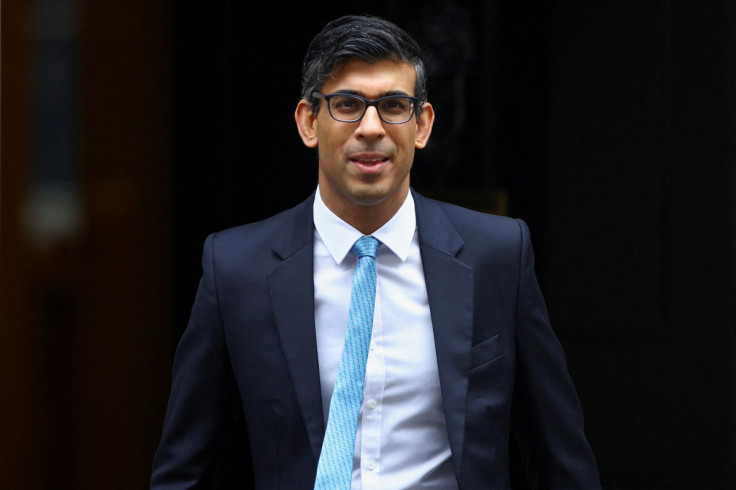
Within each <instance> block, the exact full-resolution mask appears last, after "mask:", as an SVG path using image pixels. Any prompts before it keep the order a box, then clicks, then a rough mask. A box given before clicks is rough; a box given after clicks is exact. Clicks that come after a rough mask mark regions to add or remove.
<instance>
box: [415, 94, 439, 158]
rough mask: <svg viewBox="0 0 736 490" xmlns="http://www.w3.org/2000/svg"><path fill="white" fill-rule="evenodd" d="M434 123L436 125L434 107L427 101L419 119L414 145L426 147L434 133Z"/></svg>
mask: <svg viewBox="0 0 736 490" xmlns="http://www.w3.org/2000/svg"><path fill="white" fill-rule="evenodd" d="M432 125H434V109H433V108H432V104H430V103H429V102H425V103H424V104H423V105H422V115H421V116H419V120H418V121H417V134H416V136H415V137H414V146H415V147H417V148H420V149H421V148H424V147H425V146H427V141H429V135H430V134H432Z"/></svg>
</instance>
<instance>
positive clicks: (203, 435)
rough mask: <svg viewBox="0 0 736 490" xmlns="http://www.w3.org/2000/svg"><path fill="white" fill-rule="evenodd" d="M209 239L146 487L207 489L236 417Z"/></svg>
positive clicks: (231, 377)
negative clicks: (149, 479) (159, 440)
mask: <svg viewBox="0 0 736 490" xmlns="http://www.w3.org/2000/svg"><path fill="white" fill-rule="evenodd" d="M214 240H215V235H211V236H209V237H208V238H207V240H206V242H205V246H204V254H203V259H202V268H203V274H202V279H201V281H200V284H199V289H198V291H197V296H196V299H195V302H194V306H193V308H192V314H191V317H190V321H189V325H188V327H187V329H186V331H185V332H184V334H183V336H182V338H181V340H180V342H179V346H178V348H177V352H176V356H175V359H174V372H173V380H172V389H171V395H170V398H169V404H168V409H167V414H166V419H165V421H164V428H163V433H162V437H161V442H160V444H159V447H158V450H157V451H156V454H155V456H154V461H153V474H152V479H151V488H152V489H173V488H177V489H181V488H204V487H206V488H212V486H214V484H213V482H212V481H210V480H211V479H212V478H213V477H215V476H216V475H215V473H216V474H217V475H219V474H221V473H222V468H221V467H218V468H216V466H217V465H219V464H221V462H222V461H223V459H222V456H223V455H224V454H225V452H227V449H228V447H229V445H230V444H231V443H232V438H233V430H234V427H235V426H236V422H237V421H238V420H239V418H240V410H239V409H238V408H237V407H238V406H239V405H238V404H237V390H236V388H235V383H234V380H233V374H232V369H231V367H230V363H229V357H228V353H227V350H226V347H225V339H224V333H223V328H222V319H221V316H220V310H219V305H218V295H217V286H216V282H215V272H214V270H215V269H214V263H213V261H214V258H213V253H212V249H213V242H214ZM205 482H207V483H205Z"/></svg>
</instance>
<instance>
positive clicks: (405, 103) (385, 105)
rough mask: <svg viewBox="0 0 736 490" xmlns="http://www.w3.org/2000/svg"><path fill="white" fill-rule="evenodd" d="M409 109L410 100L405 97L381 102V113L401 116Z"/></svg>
mask: <svg viewBox="0 0 736 490" xmlns="http://www.w3.org/2000/svg"><path fill="white" fill-rule="evenodd" d="M410 108H411V100H410V99H407V98H406V97H391V98H388V99H384V100H382V101H381V111H382V112H385V113H391V114H403V113H406V112H407V111H408V110H410Z"/></svg>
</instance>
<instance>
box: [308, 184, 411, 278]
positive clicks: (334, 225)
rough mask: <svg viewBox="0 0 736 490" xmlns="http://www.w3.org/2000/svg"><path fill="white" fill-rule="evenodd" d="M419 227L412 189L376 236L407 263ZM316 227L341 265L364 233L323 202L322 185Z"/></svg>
mask: <svg viewBox="0 0 736 490" xmlns="http://www.w3.org/2000/svg"><path fill="white" fill-rule="evenodd" d="M416 226H417V217H416V213H415V211H414V198H413V197H412V195H411V192H408V193H407V195H406V199H405V200H404V203H403V204H402V205H401V207H400V208H399V210H398V211H397V212H396V214H394V215H393V216H392V217H391V219H390V220H388V221H387V222H386V224H384V225H383V226H382V227H380V228H379V229H378V230H376V231H375V232H373V234H372V235H373V236H374V237H376V238H377V239H378V240H380V241H381V243H382V244H384V245H385V246H386V248H388V249H389V250H391V252H393V253H394V254H395V255H396V256H397V257H399V259H401V261H402V262H403V261H405V260H406V258H407V257H408V256H409V248H410V247H411V241H412V239H413V238H414V232H415V231H416ZM314 227H315V229H316V230H317V233H318V234H319V236H320V238H321V239H322V241H323V242H324V244H325V246H326V247H327V250H328V251H329V252H330V255H332V258H333V259H334V260H335V262H337V263H338V264H339V263H341V262H342V261H343V260H344V259H345V257H346V256H347V254H348V252H350V248H351V247H352V246H353V244H354V243H355V241H356V240H357V239H358V238H360V237H361V236H363V234H362V233H361V232H359V231H358V230H356V229H355V228H353V227H352V226H351V225H349V224H347V223H346V222H345V221H343V220H342V219H340V218H339V217H338V216H337V215H336V214H335V213H333V212H332V211H330V209H329V208H328V207H327V205H326V204H325V203H324V201H322V196H321V195H320V191H319V186H318V187H317V192H316V194H315V197H314ZM379 254H380V249H379Z"/></svg>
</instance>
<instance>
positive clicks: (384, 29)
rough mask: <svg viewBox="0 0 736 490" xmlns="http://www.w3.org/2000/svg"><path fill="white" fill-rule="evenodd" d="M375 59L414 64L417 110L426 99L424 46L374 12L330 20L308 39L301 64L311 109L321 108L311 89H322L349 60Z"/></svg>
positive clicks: (371, 61)
mask: <svg viewBox="0 0 736 490" xmlns="http://www.w3.org/2000/svg"><path fill="white" fill-rule="evenodd" d="M353 59H357V60H362V61H366V62H369V63H376V62H379V61H383V60H390V61H396V62H403V63H407V64H409V65H412V66H413V67H414V69H415V71H416V75H417V81H416V85H415V88H414V95H415V97H417V98H418V99H419V104H417V108H416V114H417V117H419V114H420V113H421V105H422V103H423V102H426V100H427V71H426V69H425V67H424V60H423V59H422V50H421V48H420V47H419V45H418V44H417V42H416V41H414V39H412V37H411V36H409V34H407V33H406V32H405V31H404V30H403V29H401V28H400V27H399V26H397V25H396V24H394V23H392V22H389V21H387V20H384V19H382V18H380V17H375V16H360V15H347V16H345V17H340V18H339V19H336V20H333V21H331V22H330V23H328V24H327V25H326V26H325V27H324V28H323V29H322V30H321V31H320V32H319V34H317V35H316V36H315V37H314V39H312V42H311V43H309V47H308V48H307V53H306V55H305V56H304V63H303V64H302V98H304V99H306V100H307V101H309V105H310V107H311V108H312V111H313V112H314V113H315V114H317V112H318V111H319V102H320V101H319V99H316V98H315V97H313V96H312V92H314V91H318V90H321V89H322V86H323V85H324V84H325V81H326V80H327V78H328V77H329V76H330V75H332V74H333V73H334V72H335V71H337V70H338V69H339V68H340V67H341V66H342V65H343V64H344V63H346V62H347V61H349V60H353Z"/></svg>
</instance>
